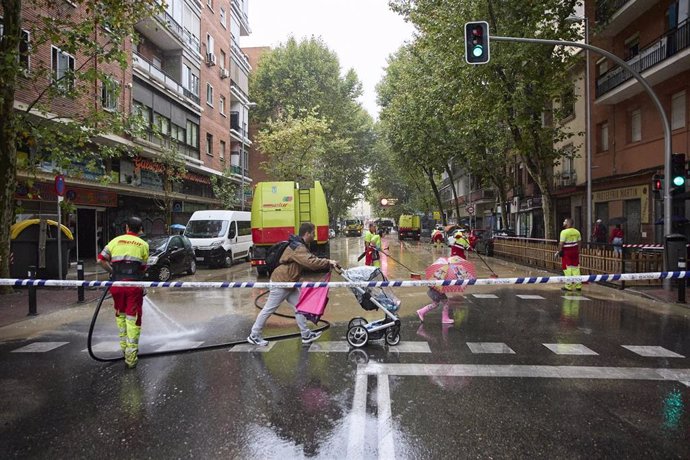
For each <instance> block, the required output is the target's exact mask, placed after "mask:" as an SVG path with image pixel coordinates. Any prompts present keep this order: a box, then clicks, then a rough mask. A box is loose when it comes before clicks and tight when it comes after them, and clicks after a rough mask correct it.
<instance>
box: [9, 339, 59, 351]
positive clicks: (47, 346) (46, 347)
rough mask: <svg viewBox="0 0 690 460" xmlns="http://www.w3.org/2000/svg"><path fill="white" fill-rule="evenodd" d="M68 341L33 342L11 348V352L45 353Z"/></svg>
mask: <svg viewBox="0 0 690 460" xmlns="http://www.w3.org/2000/svg"><path fill="white" fill-rule="evenodd" d="M68 343H69V342H34V343H30V344H28V345H25V346H23V347H21V348H17V349H16V350H12V353H45V352H46V351H51V350H55V349H56V348H59V347H61V346H63V345H67V344H68Z"/></svg>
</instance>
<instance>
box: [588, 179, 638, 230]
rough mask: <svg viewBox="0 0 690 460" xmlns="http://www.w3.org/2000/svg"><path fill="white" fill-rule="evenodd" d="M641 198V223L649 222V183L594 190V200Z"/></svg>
mask: <svg viewBox="0 0 690 460" xmlns="http://www.w3.org/2000/svg"><path fill="white" fill-rule="evenodd" d="M636 199H639V200H640V223H642V224H648V223H649V187H648V186H647V185H637V186H634V187H623V188H614V189H611V190H602V191H599V192H594V193H593V196H592V201H594V202H595V203H596V202H605V201H626V200H636Z"/></svg>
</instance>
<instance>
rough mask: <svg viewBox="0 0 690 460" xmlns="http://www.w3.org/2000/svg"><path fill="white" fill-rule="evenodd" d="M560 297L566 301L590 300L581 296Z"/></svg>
mask: <svg viewBox="0 0 690 460" xmlns="http://www.w3.org/2000/svg"><path fill="white" fill-rule="evenodd" d="M561 297H562V298H564V299H568V300H591V299H590V298H589V297H585V296H582V295H562V296H561Z"/></svg>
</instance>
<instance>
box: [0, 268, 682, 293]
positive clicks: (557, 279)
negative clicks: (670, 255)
mask: <svg viewBox="0 0 690 460" xmlns="http://www.w3.org/2000/svg"><path fill="white" fill-rule="evenodd" d="M679 278H690V271H675V272H648V273H618V274H605V275H582V276H535V277H524V278H478V279H466V280H445V281H442V280H409V281H400V280H397V281H396V280H389V281H329V282H323V281H301V282H296V283H273V282H259V281H243V282H227V281H224V282H208V281H203V282H202V281H176V282H170V281H168V282H160V281H79V280H41V279H15V278H0V286H15V287H22V286H35V287H71V288H78V287H85V288H86V287H91V288H93V287H112V286H133V287H144V288H176V289H229V288H232V289H235V288H250V289H269V288H271V287H280V288H292V287H297V288H303V287H328V288H352V287H360V288H371V287H429V286H458V285H462V286H492V285H510V284H565V283H574V282H582V283H596V282H600V281H609V282H611V281H634V280H656V279H662V280H663V279H679Z"/></svg>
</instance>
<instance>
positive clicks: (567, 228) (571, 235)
mask: <svg viewBox="0 0 690 460" xmlns="http://www.w3.org/2000/svg"><path fill="white" fill-rule="evenodd" d="M581 239H582V236H581V235H580V232H579V230H578V229H576V228H574V227H573V220H572V219H565V220H564V221H563V230H561V235H560V238H559V239H558V252H557V253H556V255H557V256H559V257H560V258H561V266H562V267H563V274H564V275H565V276H580V240H581ZM581 289H582V283H581V282H579V281H578V282H577V283H566V284H565V286H563V287H562V288H561V290H563V291H580V290H581Z"/></svg>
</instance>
